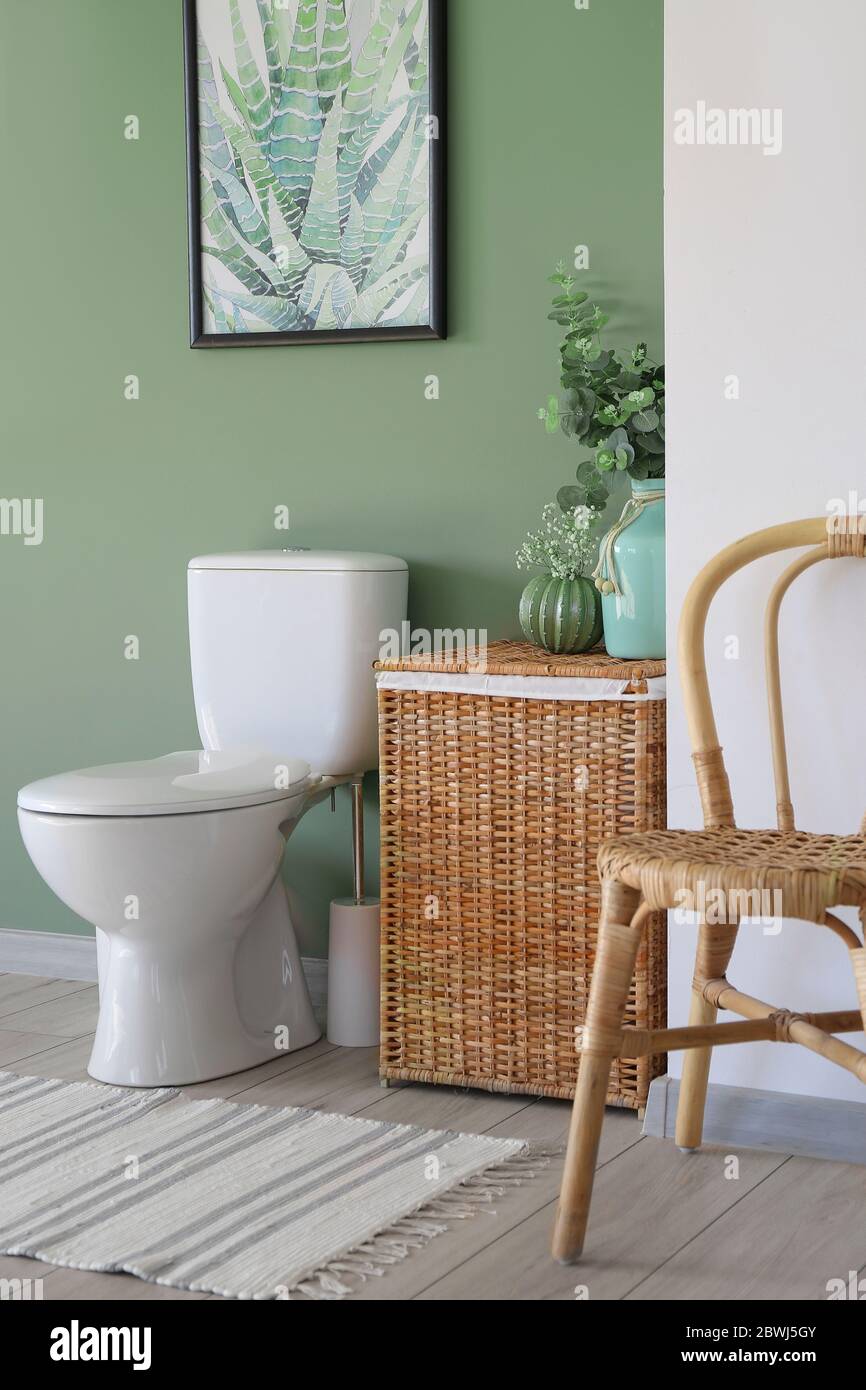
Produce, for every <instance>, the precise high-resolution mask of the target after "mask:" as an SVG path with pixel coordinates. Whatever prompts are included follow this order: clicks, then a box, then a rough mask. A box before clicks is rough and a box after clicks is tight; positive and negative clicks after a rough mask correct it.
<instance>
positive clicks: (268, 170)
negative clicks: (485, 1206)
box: [184, 0, 446, 347]
mask: <svg viewBox="0 0 866 1390" xmlns="http://www.w3.org/2000/svg"><path fill="white" fill-rule="evenodd" d="M445 3H446V0H184V40H185V66H186V99H187V164H188V187H189V197H188V201H189V264H190V319H191V345H192V346H193V347H228V346H257V345H260V344H271V343H283V344H284V343H313V342H328V343H334V342H352V341H362V342H369V341H375V340H378V339H407V338H443V337H444V336H445V206H444V193H445V187H444V162H445V111H444V100H445V69H444V64H445Z"/></svg>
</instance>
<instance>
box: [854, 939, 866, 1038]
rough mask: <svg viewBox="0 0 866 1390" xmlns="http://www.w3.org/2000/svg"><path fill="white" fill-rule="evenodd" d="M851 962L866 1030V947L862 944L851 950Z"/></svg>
mask: <svg viewBox="0 0 866 1390" xmlns="http://www.w3.org/2000/svg"><path fill="white" fill-rule="evenodd" d="M851 964H852V965H853V967H854V979H855V981H856V982H857V998H858V1000H859V1003H860V1017H861V1018H862V1019H863V1028H864V1030H866V948H864V947H862V946H861V947H860V948H859V949H858V950H856V951H852V952H851Z"/></svg>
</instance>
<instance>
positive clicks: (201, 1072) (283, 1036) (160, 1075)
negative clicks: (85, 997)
mask: <svg viewBox="0 0 866 1390" xmlns="http://www.w3.org/2000/svg"><path fill="white" fill-rule="evenodd" d="M97 948H98V972H99V1003H100V1007H99V1020H98V1023H97V1028H96V1037H95V1039H94V1044H93V1051H92V1052H91V1055H90V1061H89V1062H88V1065H87V1071H88V1074H89V1075H90V1076H92V1077H93V1078H94V1080H96V1081H102V1082H106V1083H108V1084H109V1085H113V1086H142V1087H152V1086H191V1085H195V1084H196V1083H197V1082H201V1081H210V1080H213V1079H214V1078H216V1077H220V1076H230V1075H232V1074H233V1073H235V1072H239V1071H246V1070H248V1069H249V1068H250V1067H256V1066H260V1065H262V1063H264V1062H269V1061H273V1060H274V1059H275V1058H277V1057H279V1056H281V1055H282V1054H283V1053H288V1052H297V1051H299V1050H300V1049H302V1048H305V1047H309V1046H310V1045H311V1044H312V1043H314V1042H316V1041H317V1040H318V1039H319V1038H320V1037H321V1036H322V1030H321V1028H320V1027H319V1025H318V1023H317V1022H316V1019H315V1017H314V1014H313V1008H312V1004H311V1002H310V996H309V991H308V989H307V983H306V979H305V978H304V973H303V969H302V967H301V961H300V954H299V952H298V946H297V940H296V938H295V932H294V928H293V926H292V922H291V918H290V916H289V908H288V901H287V899H286V892H285V888H284V886H283V883H282V881H281V880H280V879H277V880H276V881H275V882H274V884H273V886H272V887H271V889H270V890H269V892H268V894H267V896H266V897H265V900H264V902H263V903H262V906H261V907H260V908H259V909H258V911H257V912H256V914H255V915H254V917H253V918H252V920H251V921H250V922H249V924H248V926H247V927H246V929H245V930H241V932H240V934H238V933H236V932H226V934H225V936H224V937H223V938H222V939H219V940H212V941H210V942H209V943H208V946H207V949H206V950H204V951H203V950H202V949H201V947H200V945H199V946H198V947H197V948H196V949H193V950H190V951H189V952H184V951H183V949H182V947H177V948H175V949H174V950H173V951H171V952H170V953H167V952H166V948H165V942H164V940H163V941H162V942H161V943H160V946H159V948H158V949H154V948H153V947H152V946H151V944H150V943H149V942H148V940H147V937H146V936H141V937H137V938H130V937H129V936H125V935H124V936H109V935H107V934H106V933H105V932H101V931H99V930H97Z"/></svg>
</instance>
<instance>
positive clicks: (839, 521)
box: [679, 515, 866, 830]
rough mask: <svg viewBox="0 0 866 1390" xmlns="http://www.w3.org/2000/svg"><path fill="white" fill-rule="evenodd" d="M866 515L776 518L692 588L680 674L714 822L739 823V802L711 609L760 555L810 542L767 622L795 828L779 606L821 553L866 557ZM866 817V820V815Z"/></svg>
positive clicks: (777, 725) (776, 738)
mask: <svg viewBox="0 0 866 1390" xmlns="http://www.w3.org/2000/svg"><path fill="white" fill-rule="evenodd" d="M861 527H866V516H862V515H861V516H857V515H851V516H850V517H844V516H842V517H834V518H831V519H830V520H828V518H827V517H826V516H823V517H815V518H813V519H811V520H808V521H790V522H786V523H785V524H784V525H782V526H770V527H768V528H767V529H766V530H765V531H754V532H753V533H752V534H751V535H750V536H744V537H743V539H742V540H739V541H735V542H734V544H733V545H729V546H728V547H727V548H726V549H725V550H722V551H720V552H719V554H718V555H717V556H716V557H715V559H713V560H711V561H710V563H709V564H708V565H707V566H706V567H705V568H704V569H702V570H701V572H700V574H699V575H698V577H697V579H696V580H695V581H694V583H693V584H692V586H691V588H690V589H689V592H688V594H687V595H686V600H685V603H684V605H683V611H682V616H681V618H680V627H679V666H680V679H681V681H682V686H683V695H684V697H685V707H686V717H687V719H688V725H689V736H690V739H691V744H692V757H693V759H694V764H695V771H696V773H697V779H698V789H699V791H700V796H701V807H702V809H703V813H704V825H705V826H706V827H707V829H710V828H711V827H719V826H733V825H734V824H735V822H734V805H733V801H732V799H731V788H730V783H729V781H728V775H727V772H726V771H725V764H724V759H723V757H722V750H721V748H720V747H719V736H718V733H717V731H716V720H715V715H714V714H713V706H712V701H711V699H710V687H709V682H708V680H707V667H706V660H705V655H704V632H705V628H706V621H707V612H708V611H709V607H710V604H711V603H712V601H713V598H714V597H715V595H716V593H717V592H718V590H719V589H720V588H721V586H722V584H724V582H725V580H727V579H730V577H731V575H732V574H736V573H737V571H738V570H741V569H743V568H744V567H745V566H746V565H749V564H751V563H752V561H753V560H759V559H761V558H762V557H763V556H764V555H774V554H776V552H777V551H781V550H792V549H794V548H795V547H798V546H810V547H812V548H811V549H810V550H807V551H806V553H805V554H804V555H800V556H798V557H797V559H796V560H794V562H793V563H792V564H791V565H789V566H788V568H787V569H786V570H785V571H784V573H783V574H782V575H781V577H780V578H779V579H778V580H777V581H776V584H775V585H774V587H773V589H772V591H771V593H770V597H769V600H768V602H767V611H766V617H765V623H764V651H765V660H766V670H767V696H768V700H769V706H770V737H771V743H772V751H773V773H774V777H775V781H776V805H777V818H778V824H779V829H780V830H793V829H794V810H793V807H792V805H791V791H790V783H789V778H788V756H787V751H786V746H785V724H784V719H783V715H782V696H781V678H780V673H779V610H780V608H781V605H782V599H783V598H784V597H785V594H786V593H787V592H788V589H789V588H790V587H791V584H792V583H793V582H794V580H795V579H796V578H797V577H798V576H799V575H801V574H803V572H804V571H805V570H807V569H809V568H810V567H811V566H812V565H816V564H818V562H819V561H820V560H839V559H845V558H851V557H853V558H857V559H863V558H864V557H866V534H864V532H863V531H861V529H860V528H861ZM864 825H866V822H864Z"/></svg>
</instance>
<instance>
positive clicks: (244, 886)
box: [18, 753, 320, 1086]
mask: <svg viewBox="0 0 866 1390" xmlns="http://www.w3.org/2000/svg"><path fill="white" fill-rule="evenodd" d="M211 757H212V755H209V754H208V753H200V754H198V753H174V754H170V755H169V756H168V757H165V758H158V759H156V760H154V761H152V762H142V763H127V764H122V765H120V766H115V767H106V768H91V769H85V770H84V771H83V772H78V773H71V774H66V775H65V776H61V777H56V778H46V779H45V780H44V781H42V782H36V783H33V784H32V785H31V786H30V787H25V788H24V790H23V791H22V792H21V794H20V796H19V807H18V819H19V824H20V827H21V834H22V836H23V839H24V843H25V845H26V847H27V850H28V852H29V854H30V857H31V859H32V860H33V863H34V864H35V866H36V868H37V869H38V870H39V872H40V873H41V874H42V877H43V878H44V879H45V882H46V883H47V884H48V885H49V887H50V888H52V889H53V891H54V892H55V893H56V894H57V896H58V898H60V899H61V901H62V902H64V903H66V905H67V906H68V907H70V908H72V910H73V911H74V912H77V913H78V914H79V916H81V917H83V918H84V919H85V920H86V921H88V922H91V923H92V924H93V925H94V927H95V928H96V930H97V933H98V934H99V935H98V937H97V941H98V945H99V949H98V953H97V955H98V971H99V997H100V1012H99V1021H98V1025H97V1030H96V1038H95V1041H94V1046H93V1052H92V1055H91V1058H90V1063H89V1066H88V1071H89V1072H90V1075H91V1076H94V1077H96V1078H97V1080H99V1081H109V1082H113V1083H118V1084H125V1085H130V1086H162V1085H166V1084H171V1085H182V1084H189V1083H192V1082H195V1081H202V1080H205V1079H206V1078H207V1077H211V1076H225V1075H228V1074H229V1073H231V1072H235V1071H242V1070H244V1069H245V1068H246V1067H251V1066H255V1065H256V1064H258V1063H260V1062H263V1061H267V1060H270V1059H272V1058H274V1057H278V1056H279V1055H280V1052H281V1051H294V1050H295V1049H296V1048H300V1047H307V1046H309V1044H310V1043H312V1042H315V1041H316V1039H317V1038H318V1037H319V1036H320V1029H319V1027H318V1025H317V1023H316V1020H315V1018H314V1017H313V1010H312V1006H311V1004H310V998H309V995H308V993H307V988H306V983H305V981H304V976H303V971H302V969H301V962H300V957H299V954H298V947H297V941H296V939H295V933H294V931H293V928H292V923H291V919H290V917H289V908H288V901H287V898H286V891H285V888H284V886H283V883H282V881H281V879H280V878H279V877H278V875H279V871H280V865H281V862H282V858H283V850H284V848H285V842H286V839H287V837H288V834H289V833H290V831H291V830H292V828H293V827H294V825H296V824H297V821H298V819H299V818H300V816H301V815H302V814H303V811H304V809H305V803H306V802H307V800H308V797H309V794H310V792H311V790H313V788H314V784H313V782H312V780H311V778H310V775H309V768H308V767H307V764H306V763H303V762H299V761H297V760H292V761H290V762H289V763H288V764H286V763H283V764H282V766H288V767H289V769H290V777H291V783H290V785H289V787H288V788H286V789H285V790H282V791H281V792H280V793H279V794H277V793H275V790H274V786H273V781H274V772H273V766H274V764H273V759H270V758H268V757H267V756H266V755H263V756H261V757H257V756H256V755H255V754H252V755H250V757H249V761H248V763H245V762H244V758H245V754H240V755H238V756H237V757H236V758H235V760H234V764H235V765H234V769H233V773H234V776H235V778H236V777H237V774H238V772H239V771H240V770H241V769H244V770H246V772H247V778H248V782H247V789H246V790H244V791H238V790H237V786H235V787H234V789H230V788H229V787H228V786H226V785H225V783H226V781H231V778H222V779H221V777H220V773H219V772H218V771H215V770H214V768H213V764H212V761H211ZM198 768H201V769H202V770H201V771H197V770H196V771H194V770H193V769H198ZM179 780H180V781H181V782H185V783H186V785H184V786H178V781H179ZM196 782H198V783H199V786H198V787H195V786H194V785H193V784H194V783H196ZM257 782H258V783H260V784H261V785H259V786H258V790H257V791H256V790H250V789H249V788H253V787H255V785H256V783H257ZM214 783H216V785H214Z"/></svg>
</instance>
